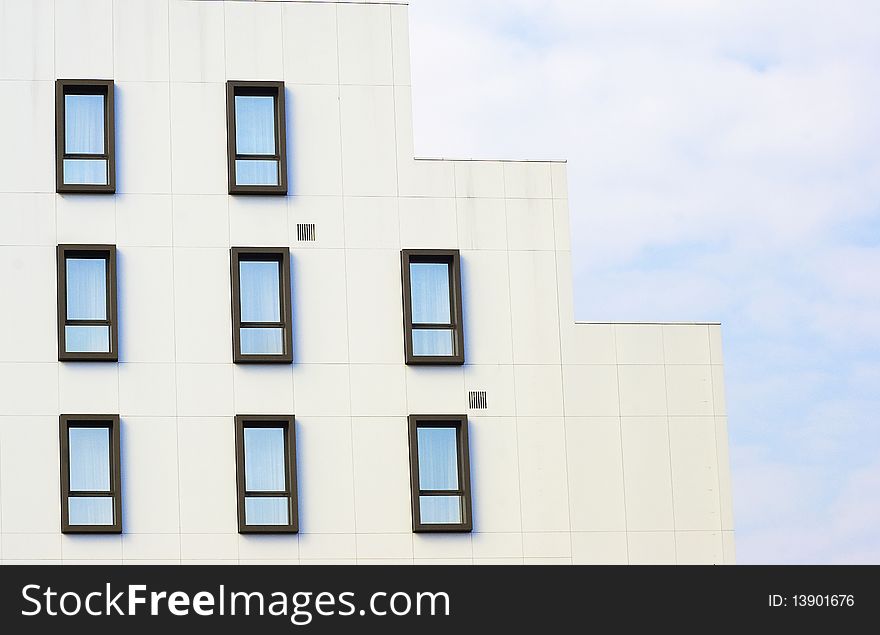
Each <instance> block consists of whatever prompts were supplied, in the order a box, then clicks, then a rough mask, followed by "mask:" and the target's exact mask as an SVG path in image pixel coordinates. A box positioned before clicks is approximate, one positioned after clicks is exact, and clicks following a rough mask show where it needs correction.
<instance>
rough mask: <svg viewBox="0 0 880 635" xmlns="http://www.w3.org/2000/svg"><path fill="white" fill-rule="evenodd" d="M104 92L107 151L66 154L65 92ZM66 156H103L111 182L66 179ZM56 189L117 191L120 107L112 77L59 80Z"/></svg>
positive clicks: (60, 192) (92, 191)
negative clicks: (116, 105)
mask: <svg viewBox="0 0 880 635" xmlns="http://www.w3.org/2000/svg"><path fill="white" fill-rule="evenodd" d="M72 94H80V95H104V153H103V154H66V153H65V129H64V127H65V117H64V114H65V112H64V96H65V95H72ZM64 159H103V160H105V161H107V184H106V185H87V184H80V183H65V182H64ZM55 191H56V192H57V193H58V194H114V193H115V192H116V107H115V105H114V83H113V80H112V79H56V80H55Z"/></svg>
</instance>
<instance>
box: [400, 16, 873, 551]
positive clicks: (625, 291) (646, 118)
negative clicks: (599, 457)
mask: <svg viewBox="0 0 880 635" xmlns="http://www.w3.org/2000/svg"><path fill="white" fill-rule="evenodd" d="M410 16H411V40H412V42H411V46H412V50H413V83H414V87H413V90H414V107H415V122H416V153H417V154H419V155H424V156H444V157H450V158H454V157H485V158H567V159H569V161H570V164H569V184H570V199H571V211H572V232H573V236H572V239H573V260H574V268H575V272H574V273H575V312H576V316H577V318H578V319H581V320H649V321H650V320H707V321H715V320H718V321H721V322H722V323H723V334H724V346H725V351H724V354H725V364H726V380H727V397H728V398H727V402H728V410H729V414H730V433H731V462H732V470H733V485H734V507H735V522H736V529H737V556H738V560H739V562H741V563H873V564H878V563H880V421H878V413H880V3H878V2H876V0H840V1H839V2H833V3H832V2H827V1H819V0H797V1H795V0H776V1H774V2H766V0H737V1H736V2H734V1H733V0H727V1H721V0H665V1H664V2H662V3H661V2H656V0H639V1H636V0H616V1H615V2H613V3H609V2H601V1H594V0H411V5H410Z"/></svg>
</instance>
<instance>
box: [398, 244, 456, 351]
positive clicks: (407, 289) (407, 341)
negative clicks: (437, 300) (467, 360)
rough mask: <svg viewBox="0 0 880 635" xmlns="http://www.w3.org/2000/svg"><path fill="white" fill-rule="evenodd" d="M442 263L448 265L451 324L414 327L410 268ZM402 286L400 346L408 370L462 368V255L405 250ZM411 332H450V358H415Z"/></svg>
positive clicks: (403, 252)
mask: <svg viewBox="0 0 880 635" xmlns="http://www.w3.org/2000/svg"><path fill="white" fill-rule="evenodd" d="M414 262H416V263H418V262H428V263H433V262H437V263H440V262H443V263H446V264H448V265H449V268H450V279H449V308H450V313H451V317H452V320H453V322H452V324H413V321H412V280H411V277H410V264H411V263H414ZM400 275H401V280H402V283H403V345H404V353H405V357H406V364H407V365H408V366H429V365H430V366H461V365H463V364H464V317H463V315H464V311H463V309H462V299H461V296H462V294H461V253H460V252H459V250H458V249H404V250H402V251H401V252H400ZM413 329H416V330H421V329H427V330H452V332H453V337H452V346H453V354H452V355H436V356H434V355H431V356H429V355H415V354H414V352H413Z"/></svg>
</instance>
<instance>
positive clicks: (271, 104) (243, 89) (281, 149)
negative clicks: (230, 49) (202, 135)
mask: <svg viewBox="0 0 880 635" xmlns="http://www.w3.org/2000/svg"><path fill="white" fill-rule="evenodd" d="M226 121H227V126H228V130H227V142H228V152H229V157H228V161H229V193H230V194H287V150H286V145H287V140H286V133H285V127H284V82H227V83H226Z"/></svg>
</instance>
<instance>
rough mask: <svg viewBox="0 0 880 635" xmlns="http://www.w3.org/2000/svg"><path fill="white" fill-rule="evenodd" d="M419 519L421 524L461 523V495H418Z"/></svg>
mask: <svg viewBox="0 0 880 635" xmlns="http://www.w3.org/2000/svg"><path fill="white" fill-rule="evenodd" d="M419 519H420V520H421V522H422V524H423V525H458V524H461V497H460V496H419Z"/></svg>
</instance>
